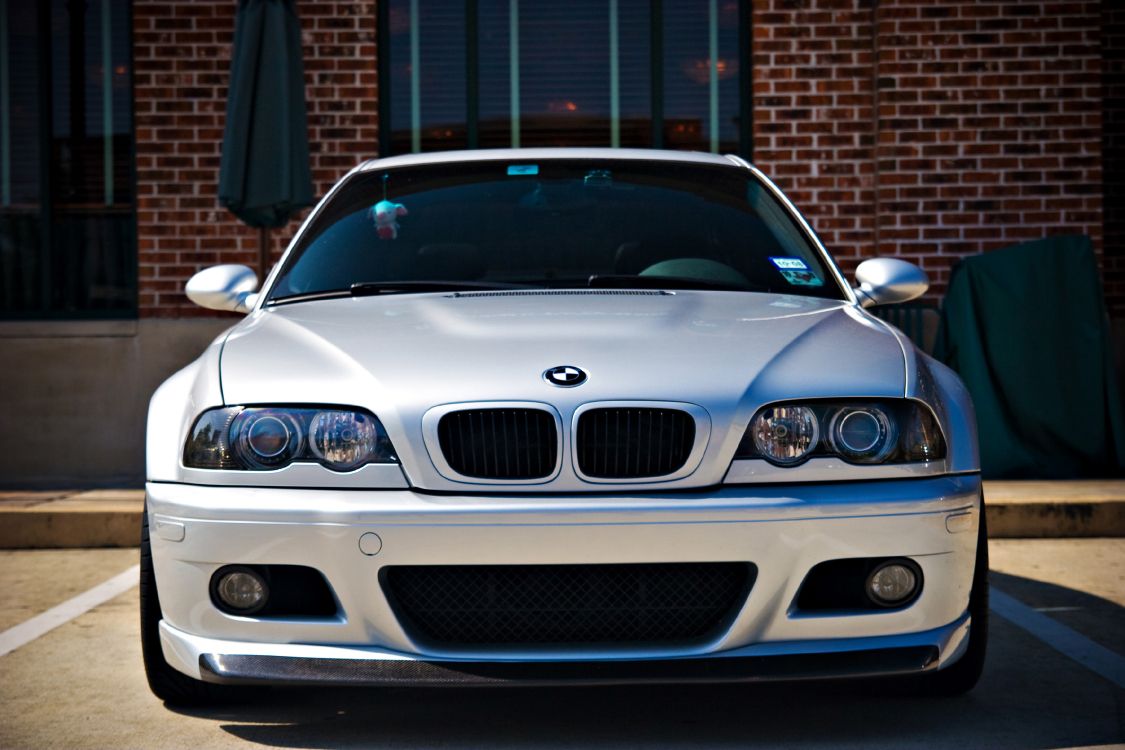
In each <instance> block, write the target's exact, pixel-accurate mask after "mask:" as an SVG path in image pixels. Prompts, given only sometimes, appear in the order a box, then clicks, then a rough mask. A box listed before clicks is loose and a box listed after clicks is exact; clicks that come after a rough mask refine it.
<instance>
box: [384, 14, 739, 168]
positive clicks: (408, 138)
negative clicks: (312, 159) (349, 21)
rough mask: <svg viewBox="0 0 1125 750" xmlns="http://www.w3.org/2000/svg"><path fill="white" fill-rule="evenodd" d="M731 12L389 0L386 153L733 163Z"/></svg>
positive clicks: (734, 20) (735, 52)
mask: <svg viewBox="0 0 1125 750" xmlns="http://www.w3.org/2000/svg"><path fill="white" fill-rule="evenodd" d="M740 10H741V8H740V4H739V1H738V0H677V2H663V1H661V0H569V2H566V3H544V2H531V1H530V0H468V1H467V2H466V1H464V0H461V1H457V0H389V6H388V10H387V12H386V13H387V15H386V21H385V24H384V25H385V26H386V28H385V29H384V30H383V39H384V40H385V41H386V42H387V43H388V44H389V49H390V54H389V55H388V56H387V58H388V59H389V62H385V63H384V68H383V76H384V77H383V80H384V82H385V83H386V85H387V87H389V89H390V91H391V96H390V106H389V109H388V111H389V119H390V122H391V134H390V139H389V141H387V142H385V143H383V144H382V147H383V149H384V151H385V152H386V153H395V154H401V153H410V152H417V151H432V150H446V149H453V148H465V147H468V148H478V147H479V148H507V147H518V146H635V147H652V146H664V147H670V148H680V149H693V150H700V151H726V152H739V151H740V150H743V149H746V148H748V147H749V144H743V143H741V142H740V133H741V131H742V123H740V121H739V105H740V93H739V92H740V88H739V82H740V80H745V77H744V76H743V75H742V70H741V68H742V61H741V60H740V53H739V42H740V38H741V35H742V34H746V33H748V30H745V29H740V26H739V24H740Z"/></svg>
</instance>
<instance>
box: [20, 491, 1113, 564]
mask: <svg viewBox="0 0 1125 750" xmlns="http://www.w3.org/2000/svg"><path fill="white" fill-rule="evenodd" d="M984 494H985V498H986V501H987V508H988V533H989V536H990V537H992V538H994V539H1004V538H1033V537H1038V538H1065V537H1125V480H1076V481H1037V480H1036V481H986V482H985V483H984ZM143 505H144V490H87V491H81V490H60V491H55V492H49V491H48V492H0V549H38V548H60V547H134V546H136V545H137V544H138V543H139V540H140V534H141V508H142V507H143Z"/></svg>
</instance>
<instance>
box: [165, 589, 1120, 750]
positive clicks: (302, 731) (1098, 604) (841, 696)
mask: <svg viewBox="0 0 1125 750" xmlns="http://www.w3.org/2000/svg"><path fill="white" fill-rule="evenodd" d="M993 583H994V585H998V587H999V588H1000V589H1001V590H1004V591H1006V592H1008V593H1011V594H1013V595H1020V596H1021V598H1022V597H1024V596H1026V597H1028V598H1027V599H1026V601H1028V603H1030V604H1033V605H1034V606H1060V607H1075V608H1076V609H1073V610H1068V612H1070V613H1071V616H1070V619H1071V620H1072V621H1076V620H1078V619H1080V618H1079V613H1080V612H1082V611H1085V612H1086V613H1088V614H1092V615H1093V619H1092V620H1089V622H1090V623H1092V624H1091V626H1090V627H1091V628H1092V629H1093V631H1095V632H1093V633H1090V632H1086V633H1084V634H1086V635H1089V636H1091V637H1094V638H1095V639H1096V640H1100V641H1103V642H1104V641H1105V638H1099V637H1098V635H1099V634H1103V635H1104V634H1113V633H1117V632H1118V631H1121V630H1122V628H1121V625H1122V624H1125V612H1123V610H1122V608H1121V607H1119V606H1117V605H1115V604H1113V603H1110V602H1106V601H1105V600H1102V599H1098V598H1096V597H1092V596H1089V595H1087V594H1083V593H1081V592H1077V591H1072V590H1070V589H1064V588H1061V587H1057V586H1051V585H1048V584H1043V583H1041V582H1036V581H1030V580H1028V579H1023V578H1018V577H1015V576H1006V575H995V577H994V580H993ZM1056 601H1057V602H1065V604H1058V605H1052V604H1050V602H1056ZM1039 602H1048V603H1047V604H1040V603H1039ZM1052 616H1054V613H1052ZM992 622H993V627H992V637H991V638H990V647H989V648H990V652H989V661H988V664H987V666H986V670H985V675H984V677H983V678H982V680H981V683H980V685H978V687H977V688H976V690H974V691H973V692H972V693H970V694H969V695H966V696H962V697H959V698H947V699H927V698H922V697H914V696H910V695H907V694H906V693H905V692H903V691H900V690H896V689H895V688H894V687H890V688H888V687H887V686H880V685H872V684H868V683H846V682H840V683H802V684H773V685H763V684H758V685H682V686H642V687H636V686H634V687H597V688H591V687H574V688H526V689H521V688H483V689H482V688H477V689H466V688H446V689H432V688H431V689H409V688H390V689H366V688H332V689H312V688H299V689H274V690H267V691H263V692H261V693H260V694H257V695H255V696H254V698H252V699H251V700H250V701H248V702H247V703H245V704H242V705H238V706H234V707H230V708H224V709H221V710H199V709H193V710H180V711H178V712H179V713H182V714H184V715H185V716H189V717H190V716H194V717H198V718H201V719H208V720H210V721H218V722H219V724H220V726H221V728H222V730H223V731H225V732H227V733H229V734H230V735H232V736H234V737H238V738H241V739H244V740H246V741H248V742H250V743H256V744H265V745H277V746H281V747H294V748H320V747H372V746H378V747H399V746H420V747H435V746H441V747H451V748H462V747H465V748H468V747H492V748H506V747H523V746H535V747H547V748H562V747H568V748H570V747H581V748H592V747H607V748H610V747H612V748H618V747H635V746H663V747H667V746H674V747H692V746H706V747H735V746H738V747H746V746H748V745H785V746H789V747H792V746H801V747H811V746H831V747H871V746H873V745H876V746H877V745H885V746H888V747H898V748H902V747H926V748H934V747H983V746H987V747H997V748H1003V747H1011V748H1055V747H1064V746H1076V745H1095V744H1105V743H1118V742H1122V741H1125V720H1123V718H1122V717H1125V690H1120V689H1118V688H1116V687H1114V686H1113V685H1112V684H1111V683H1109V682H1106V681H1104V680H1102V679H1101V678H1099V677H1097V676H1096V675H1093V674H1092V673H1090V672H1088V671H1087V670H1085V669H1084V668H1082V667H1081V666H1079V665H1078V664H1075V663H1074V662H1072V661H1070V660H1069V659H1067V658H1066V657H1064V656H1062V655H1061V654H1059V653H1057V652H1055V651H1054V650H1052V649H1051V648H1049V647H1048V646H1046V645H1045V644H1043V643H1042V642H1040V641H1038V640H1036V639H1034V638H1033V637H1031V636H1029V635H1028V634H1026V633H1025V632H1024V631H1022V630H1020V629H1018V628H1016V627H1014V626H1012V625H1011V624H1010V623H1008V622H1006V621H1005V620H1003V619H1000V618H999V617H997V616H995V615H993V620H992ZM1068 624H1070V625H1071V627H1076V626H1075V624H1074V623H1073V622H1071V623H1068ZM1117 637H1118V636H1112V637H1109V640H1110V641H1113V640H1115V639H1116V638H1117ZM1104 645H1107V646H1110V647H1113V646H1114V645H1116V644H1115V643H1104Z"/></svg>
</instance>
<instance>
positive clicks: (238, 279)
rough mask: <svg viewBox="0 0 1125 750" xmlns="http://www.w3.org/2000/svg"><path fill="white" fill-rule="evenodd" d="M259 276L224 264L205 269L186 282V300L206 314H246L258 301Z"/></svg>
mask: <svg viewBox="0 0 1125 750" xmlns="http://www.w3.org/2000/svg"><path fill="white" fill-rule="evenodd" d="M257 289H258V276H257V274H255V273H254V272H253V271H251V270H250V269H249V268H247V267H246V266H240V265H236V264H225V265H221V266H211V267H210V268H204V269H203V270H202V271H200V272H199V273H197V274H195V275H194V276H192V277H191V278H190V279H188V283H187V286H185V287H184V292H186V293H187V296H188V299H190V300H191V301H192V302H194V303H195V304H197V305H199V306H200V307H206V308H207V309H209V310H229V311H230V312H241V313H247V312H250V311H251V310H253V309H254V304H255V303H256V302H257V301H258V295H257V294H256V291H257Z"/></svg>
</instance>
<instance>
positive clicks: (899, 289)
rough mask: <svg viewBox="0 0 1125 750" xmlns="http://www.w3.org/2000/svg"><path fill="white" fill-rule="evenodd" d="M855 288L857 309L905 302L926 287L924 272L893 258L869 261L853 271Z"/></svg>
mask: <svg viewBox="0 0 1125 750" xmlns="http://www.w3.org/2000/svg"><path fill="white" fill-rule="evenodd" d="M855 280H856V284H858V286H857V287H856V289H855V293H856V296H857V297H859V304H860V306H861V307H874V306H875V305H891V304H894V303H896V302H909V301H910V300H912V299H916V298H917V297H921V296H922V295H923V294H925V293H926V290H927V289H929V288H930V278H929V277H928V276H926V272H925V271H923V270H922V269H921V268H919V267H918V266H916V265H914V264H913V263H907V262H906V261H905V260H898V259H897V258H872V259H871V260H865V261H863V262H862V263H860V264H859V267H858V268H856V269H855Z"/></svg>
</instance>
